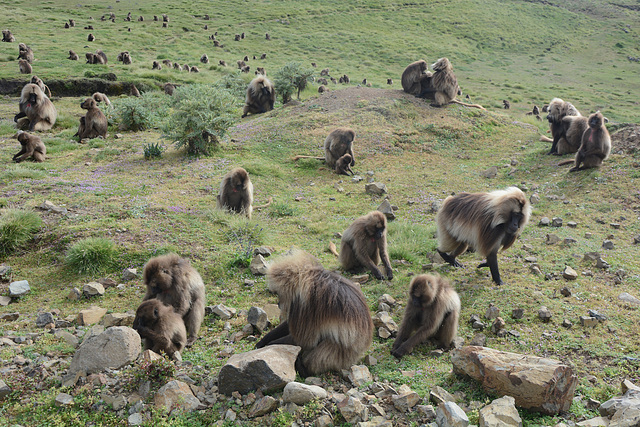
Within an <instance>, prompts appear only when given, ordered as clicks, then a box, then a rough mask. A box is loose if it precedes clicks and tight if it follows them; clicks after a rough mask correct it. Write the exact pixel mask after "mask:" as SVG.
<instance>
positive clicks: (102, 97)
mask: <svg viewBox="0 0 640 427" xmlns="http://www.w3.org/2000/svg"><path fill="white" fill-rule="evenodd" d="M91 97H92V98H93V99H94V100H95V101H96V102H97V103H98V104H99V103H101V102H104V103H105V104H106V105H111V101H110V100H109V98H108V97H107V95H105V94H104V93H102V92H96V93H94V94H93V95H91Z"/></svg>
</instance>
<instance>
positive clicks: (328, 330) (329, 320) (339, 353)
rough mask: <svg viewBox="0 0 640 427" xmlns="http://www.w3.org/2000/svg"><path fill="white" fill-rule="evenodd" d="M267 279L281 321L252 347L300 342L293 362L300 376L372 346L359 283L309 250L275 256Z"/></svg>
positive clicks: (343, 364) (335, 367) (334, 366)
mask: <svg viewBox="0 0 640 427" xmlns="http://www.w3.org/2000/svg"><path fill="white" fill-rule="evenodd" d="M267 281H268V283H269V290H270V291H271V292H275V293H277V294H278V300H279V303H278V305H279V307H280V309H281V310H282V312H281V318H282V319H283V321H282V323H280V325H279V326H278V327H277V328H275V329H274V330H272V331H271V332H269V333H268V334H267V335H265V336H264V338H262V339H261V340H260V341H259V342H258V343H257V344H256V348H262V347H264V346H267V345H274V344H289V345H298V346H300V347H302V350H301V352H300V354H299V355H298V358H297V360H296V363H295V367H296V371H298V373H299V374H300V376H302V377H307V376H310V375H319V374H322V373H323V372H327V371H340V370H341V369H348V368H349V367H350V366H351V365H353V364H354V363H357V361H358V360H359V359H360V358H361V357H362V356H363V355H364V353H365V352H366V351H367V349H368V348H369V346H370V345H371V340H372V334H373V322H372V321H371V313H370V312H369V307H368V306H367V301H366V300H365V298H364V295H363V294H362V291H361V290H360V287H359V286H357V285H355V284H354V283H353V282H351V281H349V280H347V279H345V278H344V277H342V276H341V275H339V274H338V273H335V272H333V271H329V270H325V269H324V267H323V266H322V265H321V264H320V263H319V262H318V261H317V260H316V259H315V258H313V257H312V256H311V255H309V254H307V253H305V252H301V251H298V252H295V253H293V254H292V255H289V256H286V257H284V258H282V259H280V260H278V261H276V262H275V263H273V264H272V265H271V266H270V267H269V269H268V271H267Z"/></svg>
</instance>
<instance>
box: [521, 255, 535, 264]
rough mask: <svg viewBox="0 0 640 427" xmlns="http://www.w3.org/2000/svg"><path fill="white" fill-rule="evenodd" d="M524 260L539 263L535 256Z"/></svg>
mask: <svg viewBox="0 0 640 427" xmlns="http://www.w3.org/2000/svg"><path fill="white" fill-rule="evenodd" d="M524 260H525V261H526V262H530V263H534V262H538V258H537V257H534V256H527V257H524Z"/></svg>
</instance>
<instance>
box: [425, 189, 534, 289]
mask: <svg viewBox="0 0 640 427" xmlns="http://www.w3.org/2000/svg"><path fill="white" fill-rule="evenodd" d="M530 214H531V205H530V204H529V201H528V200H527V198H526V197H525V195H524V193H523V192H522V190H520V189H519V188H517V187H509V188H507V189H506V190H496V191H492V192H490V193H460V194H456V195H455V196H449V197H447V198H446V199H445V201H444V202H443V203H442V207H441V208H440V210H439V211H438V215H437V217H436V221H437V224H438V248H437V250H438V253H439V254H440V256H441V257H442V259H444V260H445V261H446V262H448V263H449V264H451V265H453V266H454V267H461V266H462V264H460V263H459V262H458V261H457V260H456V257H457V256H458V255H460V254H462V253H463V252H464V251H466V250H467V248H468V247H471V248H472V249H474V250H475V251H476V252H478V253H479V254H480V256H483V257H486V261H484V262H482V263H481V264H480V265H478V268H480V267H489V268H490V269H491V278H492V279H493V281H494V282H495V283H496V284H497V285H501V284H502V283H503V282H502V279H501V278H500V272H499V271H498V251H499V250H501V249H502V250H505V249H508V248H509V247H511V245H513V243H514V242H515V241H516V239H517V238H518V236H519V235H520V234H521V233H522V230H523V228H524V226H525V225H526V224H527V222H528V221H529V215H530Z"/></svg>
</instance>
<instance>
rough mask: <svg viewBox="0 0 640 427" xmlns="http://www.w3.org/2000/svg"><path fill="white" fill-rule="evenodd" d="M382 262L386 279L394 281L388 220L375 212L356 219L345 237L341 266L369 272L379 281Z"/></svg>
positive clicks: (341, 248)
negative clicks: (389, 247) (388, 239)
mask: <svg viewBox="0 0 640 427" xmlns="http://www.w3.org/2000/svg"><path fill="white" fill-rule="evenodd" d="M381 259H382V264H383V265H384V269H385V271H386V273H387V279H389V280H391V279H393V270H392V269H391V263H390V262H389V254H388V253H387V217H386V216H385V215H384V214H383V213H382V212H379V211H373V212H369V213H368V214H367V215H364V216H361V217H360V218H357V219H356V220H355V221H354V222H353V223H352V224H351V225H350V226H349V227H348V228H347V229H346V230H345V231H344V233H342V240H341V244H340V264H341V265H342V268H343V269H344V270H345V271H358V270H361V269H362V268H366V269H368V270H370V271H371V273H372V274H373V276H374V277H375V278H376V279H378V280H382V279H383V276H382V273H381V272H380V270H379V269H378V263H379V262H380V260H381Z"/></svg>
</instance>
